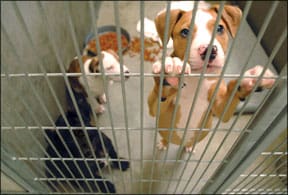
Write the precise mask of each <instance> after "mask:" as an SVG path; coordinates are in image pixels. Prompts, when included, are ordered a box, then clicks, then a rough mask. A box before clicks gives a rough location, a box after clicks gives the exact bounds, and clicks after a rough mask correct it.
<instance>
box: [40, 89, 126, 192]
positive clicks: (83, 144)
mask: <svg viewBox="0 0 288 195" xmlns="http://www.w3.org/2000/svg"><path fill="white" fill-rule="evenodd" d="M73 93H74V95H75V98H76V101H77V104H78V107H79V109H80V113H81V115H82V119H83V121H84V125H85V126H86V127H92V126H91V125H90V112H91V107H90V105H89V103H88V102H87V101H86V97H85V96H84V95H82V94H81V93H76V92H75V91H73ZM68 101H71V99H70V100H69V99H68ZM68 103H69V102H68ZM72 110H73V109H72ZM66 117H67V120H68V122H69V124H70V126H73V127H75V126H76V127H78V126H79V127H81V123H80V120H79V118H78V116H77V114H76V112H75V111H74V110H73V111H71V109H70V111H68V112H67V113H66ZM55 125H56V126H65V127H66V126H67V124H66V123H65V121H64V119H63V117H62V116H59V117H58V119H57V121H56V122H55ZM72 132H73V134H74V136H75V139H76V141H77V142H78V144H79V146H80V149H81V150H82V153H83V155H84V157H85V158H93V155H92V153H91V152H92V151H91V150H90V147H89V145H88V140H87V137H86V136H85V134H84V130H82V129H73V130H72ZM45 133H46V135H47V136H48V137H49V138H50V140H51V142H52V143H53V145H54V146H55V148H56V149H57V151H58V152H59V154H60V155H61V157H63V158H71V156H70V155H69V152H68V151H67V149H66V147H65V146H64V144H63V143H62V141H61V140H60V138H59V136H58V134H57V133H56V131H55V130H45ZM59 134H60V135H61V137H62V138H63V140H64V142H65V143H66V145H67V147H68V149H69V150H70V152H71V154H72V155H73V156H72V157H73V158H82V156H81V153H80V151H79V150H78V147H77V145H76V142H75V141H74V139H73V137H72V135H71V134H70V131H69V129H59ZM87 134H88V136H89V139H90V143H91V145H92V147H93V152H94V154H95V156H96V158H105V153H104V149H103V147H102V144H101V140H100V136H102V138H103V143H104V147H105V149H106V152H107V153H108V155H109V156H110V158H112V159H119V158H118V155H117V153H116V151H115V150H114V147H113V145H112V142H111V140H110V139H109V138H108V137H107V136H106V135H105V134H104V133H102V132H101V131H100V130H97V129H96V128H95V129H91V130H90V129H89V130H87ZM46 141H47V140H46ZM47 143H48V146H47V148H46V151H47V153H48V154H49V155H50V156H51V157H59V156H58V155H57V153H56V152H55V151H54V149H53V147H52V146H51V145H49V142H47ZM54 162H55V164H56V166H57V167H58V168H59V169H60V170H61V171H62V173H63V174H64V177H65V178H70V179H71V178H73V177H75V178H78V179H79V178H80V179H85V178H96V179H102V177H101V176H99V175H98V172H99V170H98V167H97V164H96V163H98V165H99V167H100V168H102V167H104V163H103V162H100V161H97V162H95V161H90V160H89V161H86V162H87V164H88V166H89V168H88V167H87V166H86V164H85V162H84V161H82V160H77V161H75V162H76V163H77V164H78V167H79V168H80V169H81V172H82V173H83V175H84V178H83V177H82V175H81V173H80V172H79V170H78V168H77V167H76V165H75V163H74V162H73V161H72V160H65V161H64V162H65V163H66V166H67V167H68V168H69V169H70V171H71V172H72V173H73V175H71V174H70V172H69V171H68V170H67V168H66V167H65V165H64V163H63V162H62V161H60V160H55V161H54ZM45 164H46V169H49V170H50V171H51V172H52V173H53V174H54V175H55V177H56V178H63V176H61V174H60V172H59V171H58V170H57V168H56V167H55V166H54V165H53V163H52V162H51V161H50V160H47V161H45ZM111 166H112V167H113V168H118V169H120V167H121V169H122V170H123V171H125V170H127V169H128V168H129V161H121V162H118V161H112V163H111ZM89 169H90V170H91V172H92V174H93V176H92V175H91V174H90V172H89ZM46 176H47V177H48V178H52V177H54V176H53V175H51V174H50V173H49V172H48V171H47V170H46ZM78 182H79V184H80V185H81V187H82V188H83V189H84V191H85V192H89V191H90V190H89V188H88V186H87V184H86V182H84V180H79V181H78ZM64 183H65V182H64ZM96 183H97V185H98V186H99V188H100V190H101V192H104V193H105V192H106V193H115V192H116V189H115V186H114V184H113V183H111V182H110V181H107V180H106V181H96ZM104 183H106V185H107V188H108V189H106V187H105V184H104ZM55 184H56V183H55ZM71 184H72V185H74V186H75V187H77V188H79V187H80V186H78V185H77V183H76V182H75V181H73V180H71ZM88 184H89V185H90V187H91V188H92V190H93V192H95V191H98V190H97V189H98V188H97V187H96V185H95V182H94V181H88ZM51 187H52V186H51ZM54 190H55V189H54Z"/></svg>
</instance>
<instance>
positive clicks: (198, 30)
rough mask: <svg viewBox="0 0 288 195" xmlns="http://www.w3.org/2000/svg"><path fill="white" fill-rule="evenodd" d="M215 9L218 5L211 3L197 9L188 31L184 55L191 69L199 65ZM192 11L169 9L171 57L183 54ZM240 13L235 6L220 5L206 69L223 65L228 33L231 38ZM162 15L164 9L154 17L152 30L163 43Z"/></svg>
mask: <svg viewBox="0 0 288 195" xmlns="http://www.w3.org/2000/svg"><path fill="white" fill-rule="evenodd" d="M218 9H219V6H218V5H214V6H212V7H210V8H209V9H208V8H207V9H198V10H197V13H196V18H195V23H194V28H193V32H192V44H191V48H190V53H189V57H188V62H189V64H190V66H191V69H192V71H193V70H201V69H202V68H203V65H204V60H205V57H206V53H207V50H208V45H209V43H210V39H211V37H212V33H213V29H214V25H215V22H216V17H217V14H218ZM193 11H195V10H193ZM193 11H183V10H180V9H176V10H171V11H170V23H169V27H168V29H169V30H168V36H170V37H171V38H172V39H173V49H174V51H173V56H175V57H179V58H180V59H182V60H183V58H184V55H185V49H186V45H187V39H188V34H189V33H190V32H189V27H190V23H191V18H192V13H193ZM241 16H242V12H241V10H240V9H239V8H237V7H234V6H230V5H225V6H224V10H223V12H222V17H221V20H220V22H219V24H218V26H217V27H216V28H217V32H216V36H215V39H214V41H213V43H212V52H211V55H210V56H209V59H208V66H207V72H209V71H217V70H219V68H221V67H222V66H223V65H224V61H225V53H226V51H227V48H228V41H229V33H230V34H231V36H232V37H235V34H236V32H237V29H238V26H239V24H240V20H241ZM165 17H166V11H164V12H161V13H159V14H158V15H157V17H156V19H155V25H156V29H157V32H158V34H159V37H160V38H161V40H162V42H164V30H165Z"/></svg>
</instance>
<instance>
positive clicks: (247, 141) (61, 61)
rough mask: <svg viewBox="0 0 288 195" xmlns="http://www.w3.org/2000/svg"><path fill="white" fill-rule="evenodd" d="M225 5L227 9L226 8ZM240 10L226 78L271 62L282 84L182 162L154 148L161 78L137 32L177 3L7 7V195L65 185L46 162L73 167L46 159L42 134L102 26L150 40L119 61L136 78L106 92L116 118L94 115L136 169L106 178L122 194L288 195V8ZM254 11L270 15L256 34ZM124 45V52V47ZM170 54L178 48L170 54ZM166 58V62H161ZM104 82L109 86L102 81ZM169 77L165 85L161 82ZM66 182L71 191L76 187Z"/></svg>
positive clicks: (216, 129)
mask: <svg viewBox="0 0 288 195" xmlns="http://www.w3.org/2000/svg"><path fill="white" fill-rule="evenodd" d="M220 3H221V6H220V8H223V5H224V2H220ZM236 3H237V2H236ZM240 4H241V8H242V10H243V19H242V21H241V25H240V28H239V31H238V33H237V36H236V38H235V40H233V41H232V42H231V45H230V47H229V48H230V49H229V52H228V56H227V63H226V64H225V66H224V71H223V74H221V75H218V76H221V77H224V78H225V80H229V79H231V78H240V79H243V72H244V71H245V70H246V69H248V68H250V67H252V66H254V65H256V64H262V65H263V66H265V67H266V68H268V67H269V68H271V69H273V71H274V72H275V73H277V76H276V77H275V79H276V84H275V85H274V86H273V88H272V89H271V90H266V91H264V92H262V93H253V94H252V95H251V96H250V97H249V98H247V99H246V101H245V102H244V103H242V104H241V105H240V106H239V108H238V111H237V114H236V115H235V116H234V117H233V118H232V120H231V121H230V122H229V123H227V124H222V123H219V122H218V119H214V121H213V129H212V130H211V132H210V133H209V136H207V138H205V139H204V140H203V141H202V142H200V143H199V144H197V146H196V151H197V152H196V154H192V153H191V154H182V153H181V152H180V150H178V149H179V148H178V147H176V146H173V145H172V146H171V147H169V149H168V150H167V151H162V152H160V151H157V149H155V148H156V144H157V140H159V135H158V134H157V131H158V130H159V129H157V128H155V126H156V124H157V118H156V119H154V118H151V117H150V116H149V114H148V108H147V103H146V101H147V96H148V93H149V91H150V90H151V86H152V85H153V79H152V76H154V75H152V74H151V66H152V63H151V62H147V61H144V47H143V45H144V44H143V43H144V30H145V29H143V28H142V29H143V30H142V31H141V32H137V31H136V24H137V22H138V21H139V20H141V21H143V20H144V17H147V18H149V19H152V20H153V18H154V17H155V16H156V14H157V12H158V11H159V10H161V9H163V8H164V7H166V8H167V9H169V7H170V3H169V2H145V1H144V2H130V1H127V2H125V1H120V2H113V1H100V2H20V1H19V2H1V178H2V179H1V192H3V193H4V192H5V193H11V194H15V193H17V192H18V193H25V192H26V193H35V194H38V193H48V192H51V189H50V188H49V186H48V185H47V183H49V182H50V181H52V180H53V181H56V182H59V183H60V180H59V179H57V178H52V179H48V178H46V176H45V174H44V169H45V166H44V161H45V160H49V161H52V162H53V161H56V160H61V161H65V159H63V158H60V157H59V158H50V157H49V156H48V157H45V147H46V143H45V141H44V134H43V131H44V129H55V128H56V127H55V125H54V121H55V119H56V118H57V117H58V116H59V115H60V114H61V115H63V113H64V112H65V111H66V109H67V108H66V102H65V91H64V87H65V85H68V86H69V84H68V82H67V78H68V77H69V76H73V75H69V74H66V73H65V70H66V69H67V66H68V65H69V62H70V61H71V60H72V59H73V58H74V57H75V56H80V55H81V50H82V48H83V42H84V39H85V36H86V35H87V34H88V33H89V32H91V31H94V32H96V30H97V28H98V27H99V26H102V25H107V24H108V25H109V24H112V25H116V26H117V27H120V26H121V27H123V28H125V29H126V30H127V31H128V32H129V33H130V36H131V37H133V36H138V37H140V41H141V52H140V54H138V55H135V56H130V55H128V54H124V55H122V54H120V62H121V64H123V63H124V64H125V65H126V66H127V67H128V68H129V69H130V72H131V73H130V78H129V80H127V81H126V82H124V80H123V76H124V74H123V73H121V74H120V76H121V78H122V79H121V82H120V83H114V85H108V84H107V85H105V91H106V94H107V97H108V104H107V105H106V109H107V110H106V112H105V114H103V115H102V116H100V117H96V115H95V113H93V117H92V118H93V120H94V121H95V123H96V126H97V127H98V128H99V129H101V130H102V131H103V132H104V133H106V134H107V135H108V136H109V137H110V138H111V139H112V141H113V144H114V145H115V148H116V150H117V152H118V153H119V155H120V156H123V157H125V158H128V159H129V160H130V162H131V167H130V169H129V170H128V171H126V172H120V171H111V169H110V167H108V168H106V169H103V171H101V174H102V175H103V176H104V177H105V178H108V179H110V180H111V181H113V183H114V184H115V186H116V188H117V191H118V192H119V193H145V194H147V193H200V192H201V193H230V194H233V193H234V194H235V193H240V194H241V193H242V194H243V193H255V194H257V193H258V194H259V193H280V194H283V193H286V194H287V175H286V172H287V170H286V171H285V167H286V166H287V121H286V118H287V56H286V52H283V46H284V51H285V47H287V24H286V23H281V22H283V21H281V22H279V25H281V26H284V27H283V28H280V30H279V28H275V33H276V32H277V33H276V34H277V36H273V35H274V34H273V31H272V30H271V25H272V24H273V25H275V24H274V23H275V22H276V23H277V21H278V20H276V21H275V15H280V16H282V15H283V18H286V17H285V15H286V16H287V3H286V2H280V1H275V2H272V1H271V2H269V5H270V4H271V6H269V9H267V10H266V8H267V4H265V2H251V1H247V2H246V3H245V4H244V5H243V2H241V3H240ZM264 4H265V5H266V6H264ZM196 5H197V3H196ZM196 5H195V6H196ZM261 6H262V8H263V9H261ZM255 7H257V9H259V12H262V13H263V12H264V11H263V10H264V7H266V8H265V15H264V16H263V21H262V23H261V25H260V24H257V25H256V26H257V30H255V29H253V30H254V33H253V31H252V30H251V27H250V26H249V25H248V23H247V20H246V19H247V15H248V17H249V16H251V13H252V12H253V9H255ZM282 13H283V14H282ZM192 19H193V18H192ZM168 20H169V19H167V21H166V22H167V23H168V22H169V21H168ZM250 22H252V23H253V20H251V19H250ZM250 25H251V26H253V24H251V23H250ZM276 26H277V25H276ZM192 27H193V22H192V25H191V26H190V28H192ZM144 28H145V27H144ZM269 29H270V30H269ZM118 30H119V28H118ZM267 32H269V34H270V33H271V37H273V39H274V44H272V45H271V43H270V45H269V44H268V45H269V46H268V47H269V49H268V50H269V51H268V50H267V49H266V50H264V49H263V48H262V44H263V41H264V42H265V40H267ZM118 35H119V34H118ZM119 36H120V35H119ZM268 37H269V36H268ZM275 37H276V38H275ZM166 38H167V37H166ZM189 38H190V37H189ZM268 40H269V39H268ZM118 43H119V45H121V43H120V40H119V42H118ZM261 43H262V44H261ZM285 45H286V46H285ZM286 51H287V48H286ZM161 52H163V53H166V52H169V49H167V48H166V47H164V48H163V50H162V51H161ZM279 56H280V57H279ZM276 57H277V59H279V58H281V59H280V61H279V60H275V58H276ZM159 60H163V59H162V58H161V56H160V57H159ZM122 62H123V63H122ZM233 64H234V66H233ZM235 64H239V65H238V66H237V67H235ZM88 76H89V75H88ZM101 76H102V77H103V79H106V75H104V74H103V73H101ZM181 76H182V77H183V75H181ZM189 76H197V77H201V78H204V77H209V75H207V74H191V75H189ZM160 78H161V80H163V75H162V74H161V75H160ZM68 88H69V87H68ZM255 89H256V88H255ZM159 101H160V97H159ZM176 102H177V99H176ZM227 104H229V102H228V103H227ZM191 109H193V107H192V108H191ZM69 128H70V129H72V130H73V127H68V126H67V130H69ZM84 128H86V127H84ZM188 130H189V131H190V129H183V131H188ZM194 130H201V131H205V129H194ZM56 131H57V130H56ZM86 131H89V128H86ZM70 159H72V160H74V161H76V160H77V159H74V158H70ZM66 160H67V159H66ZM78 160H79V159H78ZM80 160H81V159H80ZM85 160H90V161H97V160H101V159H95V158H92V159H85ZM106 160H108V161H109V160H111V159H106ZM81 179H82V180H83V181H85V182H87V181H89V179H87V178H81ZM62 180H64V181H68V184H69V181H74V180H75V181H76V180H77V179H75V178H63V179H62ZM90 180H91V179H90ZM95 180H96V179H94V180H93V179H92V181H95ZM11 183H12V184H11ZM70 187H71V186H70ZM64 189H65V190H64V193H65V192H66V193H71V192H72V193H79V192H77V190H78V189H76V188H74V187H73V186H72V187H71V189H70V188H69V187H67V188H65V186H64ZM62 193H63V192H62ZM80 193H81V192H80ZM82 193H84V192H82ZM90 193H97V192H92V191H91V192H90Z"/></svg>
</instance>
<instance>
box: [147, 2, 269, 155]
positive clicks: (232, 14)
mask: <svg viewBox="0 0 288 195" xmlns="http://www.w3.org/2000/svg"><path fill="white" fill-rule="evenodd" d="M218 8H219V6H217V5H214V6H211V7H209V8H200V9H198V10H197V13H196V19H195V25H194V29H193V32H192V44H191V48H190V53H189V57H188V64H187V66H186V70H185V72H184V74H189V73H191V72H193V73H201V71H202V70H203V66H204V59H205V57H206V53H207V48H208V45H209V42H210V39H211V37H212V32H213V28H214V24H215V22H216V17H217V14H218ZM192 12H193V11H192V10H191V11H184V10H181V9H172V10H171V11H170V24H169V28H168V35H169V36H170V37H171V38H172V40H173V53H172V55H171V57H166V59H165V70H164V71H165V74H166V75H170V77H165V80H164V82H163V83H164V84H163V91H162V94H161V103H160V115H159V125H158V127H159V128H170V124H171V120H172V113H173V110H174V108H175V97H176V94H177V91H178V89H177V87H178V82H179V77H171V75H172V76H175V75H176V76H177V75H179V74H180V73H181V70H182V66H183V61H182V60H183V58H184V53H185V49H186V45H187V39H188V34H189V26H190V22H191V18H192ZM241 15H242V12H241V10H240V9H239V8H237V7H234V6H230V5H225V7H224V10H223V13H222V17H221V20H220V23H219V25H218V26H217V34H216V37H215V40H214V41H213V47H212V52H211V54H210V56H209V60H208V65H207V69H206V73H220V72H221V68H222V67H223V65H224V62H225V54H226V52H227V48H228V41H229V33H230V34H231V36H232V37H233V38H234V37H235V34H236V32H237V28H238V26H239V23H240V19H241ZM165 17H166V11H165V10H164V11H161V12H160V13H159V14H158V15H157V17H156V19H155V25H156V29H157V32H158V34H159V37H160V38H161V40H162V43H163V42H164V29H165ZM165 44H166V43H165ZM262 70H263V67H262V66H256V67H254V68H252V69H250V70H248V71H247V72H246V73H245V75H260V73H261V71H262ZM152 71H153V73H156V74H158V73H160V72H161V63H160V62H159V61H158V62H155V63H154V64H153V67H152ZM264 76H273V73H272V72H271V71H270V70H267V71H266V72H265V74H264ZM154 80H155V84H154V87H153V89H152V91H151V92H150V94H149V97H148V106H149V113H150V115H151V116H155V115H156V112H157V101H158V94H159V84H160V79H159V77H154ZM217 81H218V78H211V77H210V78H204V79H203V81H202V84H201V86H200V89H199V94H198V95H196V89H197V85H198V83H199V77H184V83H185V85H184V86H182V93H181V95H180V99H179V106H178V108H177V111H176V120H175V125H174V127H173V128H182V129H184V128H185V127H186V125H187V127H188V128H200V127H202V128H205V129H207V128H208V129H210V128H211V127H212V117H213V116H216V117H220V116H221V115H222V112H223V110H224V108H225V106H226V104H227V101H228V99H229V98H230V96H231V92H232V91H233V89H234V88H235V87H236V82H237V80H231V81H230V82H229V83H228V85H226V84H225V82H224V81H223V79H222V80H221V84H220V88H219V90H218V92H217V94H216V98H215V100H214V102H213V105H212V109H211V110H210V111H209V113H207V108H208V105H209V103H210V100H211V98H212V96H213V94H214V90H215V87H216V85H217ZM256 81H257V78H244V79H243V80H242V82H241V83H240V86H239V88H238V90H237V92H236V94H235V95H234V96H233V99H232V103H231V104H230V105H229V106H228V110H227V112H226V113H225V114H224V117H223V118H222V121H223V122H227V121H228V120H229V119H230V118H231V117H232V116H233V113H234V111H235V109H236V107H237V105H238V103H239V102H240V100H244V99H245V97H246V96H248V95H249V94H250V92H251V90H252V88H253V86H254V84H255V82H256ZM273 84H274V80H273V79H262V81H261V83H260V87H262V88H271V87H272V85H273ZM193 101H196V102H195V106H194V110H193V112H192V115H191V118H188V117H189V111H190V108H191V105H192V102H193ZM206 114H207V116H208V118H207V120H206V122H205V124H202V123H203V122H204V121H203V120H204V118H205V115H206ZM188 122H189V123H188ZM186 123H187V124H186ZM183 132H184V131H176V130H173V131H169V130H167V131H166V130H161V131H159V133H160V135H161V137H162V140H161V141H160V143H159V144H158V148H159V149H166V148H167V144H168V138H169V136H170V133H172V134H171V143H173V144H177V145H180V144H181V142H182V141H184V143H185V150H186V151H187V152H191V151H192V146H193V145H194V142H199V141H201V140H202V139H204V138H205V137H206V136H207V134H208V131H193V132H191V131H187V134H186V136H185V137H183ZM183 139H184V140H183ZM196 139H197V140H196Z"/></svg>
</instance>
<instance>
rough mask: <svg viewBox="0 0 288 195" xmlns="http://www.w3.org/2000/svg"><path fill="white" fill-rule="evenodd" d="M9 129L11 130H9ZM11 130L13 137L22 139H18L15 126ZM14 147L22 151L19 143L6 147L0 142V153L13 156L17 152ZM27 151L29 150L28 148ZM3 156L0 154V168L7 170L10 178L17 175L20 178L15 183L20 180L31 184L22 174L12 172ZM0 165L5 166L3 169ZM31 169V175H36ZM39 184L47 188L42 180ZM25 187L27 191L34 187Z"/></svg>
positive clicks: (24, 184) (32, 189) (25, 183)
mask: <svg viewBox="0 0 288 195" xmlns="http://www.w3.org/2000/svg"><path fill="white" fill-rule="evenodd" d="M10 131H11V130H10ZM12 131H13V132H14V134H15V137H16V139H17V140H19V141H20V140H22V139H20V138H19V136H18V134H17V132H16V130H15V128H12ZM18 143H21V141H20V142H18ZM15 148H20V149H18V151H20V153H22V147H20V146H19V145H17V144H16V146H15V145H14V144H13V145H12V144H11V143H10V144H9V145H8V147H5V146H4V145H3V143H1V151H2V152H3V153H2V154H3V155H4V154H5V155H6V156H9V155H8V154H10V155H11V156H12V155H14V156H16V153H17V152H15V151H14V149H15ZM28 151H29V152H31V150H28ZM3 157H4V156H1V170H3V171H4V172H5V170H7V173H9V174H7V175H9V176H10V177H12V178H14V177H17V178H21V179H19V180H18V179H16V181H17V183H18V182H19V183H21V184H22V182H24V183H23V186H26V185H29V186H31V185H30V184H29V183H27V180H25V179H24V178H22V176H21V175H20V174H18V173H16V172H14V173H13V171H12V169H11V165H9V163H8V162H7V165H6V162H5V160H4V159H5V158H3ZM2 165H3V166H5V168H4V169H3V167H2ZM27 166H28V167H29V165H27ZM36 168H37V169H38V167H36ZM39 170H40V168H39ZM31 171H32V173H33V175H34V176H36V173H35V170H34V169H31ZM39 173H41V170H40V171H39ZM41 185H42V186H44V188H46V189H48V188H47V186H46V185H45V184H43V183H42V182H41ZM27 189H29V191H35V189H34V188H33V187H32V188H31V187H28V188H27Z"/></svg>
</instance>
